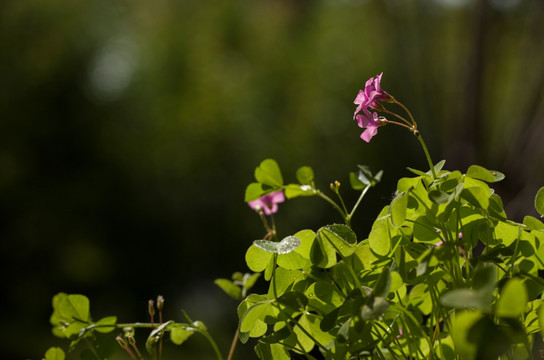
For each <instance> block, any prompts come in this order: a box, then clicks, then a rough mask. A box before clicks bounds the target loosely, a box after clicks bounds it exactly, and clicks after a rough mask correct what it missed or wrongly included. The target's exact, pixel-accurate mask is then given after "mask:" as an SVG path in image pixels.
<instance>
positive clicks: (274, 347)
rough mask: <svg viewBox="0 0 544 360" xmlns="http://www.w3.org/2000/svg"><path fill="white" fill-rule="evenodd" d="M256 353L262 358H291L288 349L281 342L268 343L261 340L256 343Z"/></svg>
mask: <svg viewBox="0 0 544 360" xmlns="http://www.w3.org/2000/svg"><path fill="white" fill-rule="evenodd" d="M255 353H256V354H257V356H258V357H259V359H260V360H289V359H291V357H290V356H289V353H288V352H287V350H286V349H285V348H284V347H283V346H282V345H280V344H267V343H265V342H262V341H259V342H258V343H257V345H255Z"/></svg>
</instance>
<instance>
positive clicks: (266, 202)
mask: <svg viewBox="0 0 544 360" xmlns="http://www.w3.org/2000/svg"><path fill="white" fill-rule="evenodd" d="M284 201H285V195H284V194H283V191H281V190H279V191H274V192H273V193H270V194H267V195H264V196H261V197H260V198H258V199H257V200H253V201H248V203H247V204H248V205H249V207H250V208H252V209H253V210H257V211H259V210H261V209H262V210H263V211H264V213H265V214H266V215H272V214H274V213H276V212H277V211H278V204H279V203H281V202H284Z"/></svg>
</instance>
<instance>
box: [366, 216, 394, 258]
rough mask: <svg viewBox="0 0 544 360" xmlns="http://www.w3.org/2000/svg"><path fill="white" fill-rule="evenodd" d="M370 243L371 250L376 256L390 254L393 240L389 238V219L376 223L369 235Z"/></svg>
mask: <svg viewBox="0 0 544 360" xmlns="http://www.w3.org/2000/svg"><path fill="white" fill-rule="evenodd" d="M368 242H369V245H370V248H371V249H372V251H374V252H375V253H376V254H378V255H381V256H385V255H387V254H389V250H390V249H391V239H390V238H389V227H388V224H387V219H380V220H377V221H376V222H375V223H374V225H373V227H372V230H371V231H370V234H369V235H368Z"/></svg>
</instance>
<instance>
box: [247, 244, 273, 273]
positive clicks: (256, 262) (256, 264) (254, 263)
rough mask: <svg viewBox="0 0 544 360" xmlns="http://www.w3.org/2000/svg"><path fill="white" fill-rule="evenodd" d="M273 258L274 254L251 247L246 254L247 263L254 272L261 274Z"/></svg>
mask: <svg viewBox="0 0 544 360" xmlns="http://www.w3.org/2000/svg"><path fill="white" fill-rule="evenodd" d="M273 256H274V254H272V253H270V252H268V251H264V250H262V249H261V248H258V247H257V246H255V245H251V246H250V247H249V249H247V252H246V263H247V266H248V267H249V268H250V269H251V270H252V271H255V272H261V271H263V270H264V269H266V267H267V266H268V264H269V263H270V260H271V259H272V257H273Z"/></svg>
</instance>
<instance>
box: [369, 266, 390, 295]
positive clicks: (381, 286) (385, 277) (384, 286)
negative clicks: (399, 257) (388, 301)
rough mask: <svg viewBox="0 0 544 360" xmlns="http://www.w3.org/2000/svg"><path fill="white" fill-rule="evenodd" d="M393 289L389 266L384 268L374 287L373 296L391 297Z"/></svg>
mask: <svg viewBox="0 0 544 360" xmlns="http://www.w3.org/2000/svg"><path fill="white" fill-rule="evenodd" d="M390 288H391V270H390V269H389V266H384V267H383V270H382V273H381V274H380V277H378V280H377V281H376V284H375V285H374V290H373V291H372V294H373V295H374V296H382V297H386V296H387V295H389V289H390Z"/></svg>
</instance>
